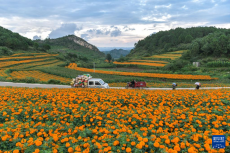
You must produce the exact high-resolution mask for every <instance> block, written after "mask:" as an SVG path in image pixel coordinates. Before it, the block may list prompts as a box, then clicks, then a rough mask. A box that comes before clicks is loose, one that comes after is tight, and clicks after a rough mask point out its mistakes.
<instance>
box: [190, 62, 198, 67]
mask: <svg viewBox="0 0 230 153" xmlns="http://www.w3.org/2000/svg"><path fill="white" fill-rule="evenodd" d="M192 65H194V66H196V67H200V62H193V63H192Z"/></svg>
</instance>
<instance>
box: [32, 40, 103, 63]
mask: <svg viewBox="0 0 230 153" xmlns="http://www.w3.org/2000/svg"><path fill="white" fill-rule="evenodd" d="M34 42H37V43H38V44H39V46H43V45H44V44H47V45H50V47H51V49H50V50H49V52H50V53H58V54H59V55H60V54H62V55H64V56H65V57H68V58H70V57H69V55H68V56H67V54H68V53H71V54H75V55H77V56H78V57H81V59H85V60H84V61H91V60H94V59H99V58H103V59H104V58H105V54H104V53H102V52H100V51H99V49H98V48H97V47H96V46H94V45H92V44H90V43H88V42H87V41H85V40H84V39H82V38H79V37H77V36H75V35H68V36H64V37H60V38H56V39H50V38H48V39H45V40H34ZM75 55H74V56H75ZM86 59H88V60H86ZM78 60H79V59H78Z"/></svg>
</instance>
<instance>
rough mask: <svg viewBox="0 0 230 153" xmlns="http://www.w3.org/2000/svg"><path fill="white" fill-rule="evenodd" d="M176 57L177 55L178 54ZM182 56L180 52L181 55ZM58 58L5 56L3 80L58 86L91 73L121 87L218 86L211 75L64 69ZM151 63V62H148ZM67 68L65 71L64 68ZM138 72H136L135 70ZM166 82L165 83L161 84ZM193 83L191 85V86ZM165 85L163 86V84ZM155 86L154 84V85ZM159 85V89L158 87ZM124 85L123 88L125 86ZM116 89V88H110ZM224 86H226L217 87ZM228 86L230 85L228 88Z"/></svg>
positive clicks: (72, 66)
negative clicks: (130, 83)
mask: <svg viewBox="0 0 230 153" xmlns="http://www.w3.org/2000/svg"><path fill="white" fill-rule="evenodd" d="M175 53H177V52H175ZM179 53H181V51H179ZM57 56H58V54H48V53H17V54H13V55H11V56H4V57H1V58H0V63H1V65H0V78H1V80H5V81H14V82H31V83H32V82H37V83H55V84H69V82H70V81H71V79H72V78H75V77H76V76H78V75H82V74H83V73H91V75H92V76H93V77H99V78H102V79H103V80H105V81H106V82H108V83H118V82H120V83H121V84H122V82H123V84H124V83H126V82H128V81H130V80H132V79H135V80H144V81H147V82H149V83H150V84H151V85H150V86H149V87H154V85H156V87H159V86H161V87H165V86H166V84H167V86H168V85H169V84H170V83H171V82H168V83H165V82H164V80H165V79H166V80H171V81H173V80H177V81H183V80H184V82H183V83H182V84H186V83H185V82H186V81H185V80H189V81H190V80H193V81H210V80H212V82H207V85H208V84H209V85H210V86H214V85H215V84H216V85H217V84H218V83H217V82H216V81H215V80H218V79H217V78H215V77H210V76H209V75H191V74H168V73H159V72H151V69H149V70H150V71H149V72H148V71H147V72H144V71H142V72H141V71H140V72H132V71H127V72H125V71H123V72H122V71H114V70H112V69H111V70H109V69H104V70H97V69H96V70H93V69H89V68H82V67H78V66H77V64H75V63H70V64H69V65H68V66H65V65H66V63H65V62H63V61H61V60H59V59H58V58H57ZM139 61H140V62H138V60H137V61H136V63H140V64H143V63H148V64H159V65H160V64H163V65H164V64H167V61H159V60H158V61H151V60H143V61H141V60H139ZM149 61H151V62H149ZM64 66H65V67H64ZM134 71H135V70H134ZM152 79H154V80H152ZM162 81H163V82H162ZM193 81H192V82H191V83H190V85H186V86H183V87H187V86H192V83H193ZM161 82H162V85H160V83H161ZM154 83H155V84H154ZM156 83H158V85H157V84H156ZM123 84H122V85H123ZM111 86H114V85H111ZM217 86H223V84H220V85H217ZM225 86H227V85H225ZM168 87H170V86H168Z"/></svg>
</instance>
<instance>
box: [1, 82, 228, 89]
mask: <svg viewBox="0 0 230 153" xmlns="http://www.w3.org/2000/svg"><path fill="white" fill-rule="evenodd" d="M0 86H4V87H7V86H8V87H28V88H71V86H69V85H55V84H34V83H14V82H1V81H0ZM222 88H229V89H230V87H202V88H200V89H201V90H202V89H222ZM110 89H125V88H124V87H110ZM144 89H145V90H172V88H144ZM176 90H195V86H194V88H176Z"/></svg>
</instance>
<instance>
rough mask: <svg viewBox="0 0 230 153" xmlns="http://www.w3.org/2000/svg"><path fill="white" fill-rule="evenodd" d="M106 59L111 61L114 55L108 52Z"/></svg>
mask: <svg viewBox="0 0 230 153" xmlns="http://www.w3.org/2000/svg"><path fill="white" fill-rule="evenodd" d="M106 59H107V60H108V61H109V63H110V61H111V60H112V56H111V54H107V55H106Z"/></svg>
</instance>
